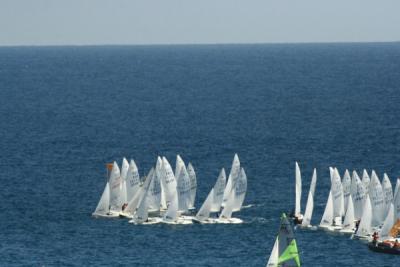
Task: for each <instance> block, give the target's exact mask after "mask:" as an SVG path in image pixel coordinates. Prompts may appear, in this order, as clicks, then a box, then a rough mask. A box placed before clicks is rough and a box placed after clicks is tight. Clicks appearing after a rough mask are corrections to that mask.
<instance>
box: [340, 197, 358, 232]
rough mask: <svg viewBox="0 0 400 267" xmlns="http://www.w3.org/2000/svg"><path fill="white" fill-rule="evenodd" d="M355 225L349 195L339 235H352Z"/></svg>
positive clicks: (351, 201)
mask: <svg viewBox="0 0 400 267" xmlns="http://www.w3.org/2000/svg"><path fill="white" fill-rule="evenodd" d="M355 227H356V224H355V221H354V205H353V198H352V197H351V195H349V198H348V203H347V210H346V215H345V217H344V221H343V226H342V229H340V232H341V233H345V234H353V233H354V230H355Z"/></svg>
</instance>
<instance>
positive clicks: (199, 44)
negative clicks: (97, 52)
mask: <svg viewBox="0 0 400 267" xmlns="http://www.w3.org/2000/svg"><path fill="white" fill-rule="evenodd" d="M383 43H400V40H397V41H299V42H237V43H231V42H221V43H219V42H216V43H211V42H210V43H208V42H204V43H136V44H133V43H132V44H117V43H102V44H10V45H0V48H7V47H9V48H11V47H90V46H202V45H292V44H383Z"/></svg>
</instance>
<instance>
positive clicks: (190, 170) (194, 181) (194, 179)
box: [187, 162, 197, 209]
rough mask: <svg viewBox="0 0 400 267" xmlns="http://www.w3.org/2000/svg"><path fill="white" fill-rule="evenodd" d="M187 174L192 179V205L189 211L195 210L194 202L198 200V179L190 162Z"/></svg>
mask: <svg viewBox="0 0 400 267" xmlns="http://www.w3.org/2000/svg"><path fill="white" fill-rule="evenodd" d="M187 172H188V174H189V178H190V204H189V209H194V201H195V199H196V191H197V177H196V172H195V171H194V168H193V165H192V164H191V163H190V162H189V164H188V166H187Z"/></svg>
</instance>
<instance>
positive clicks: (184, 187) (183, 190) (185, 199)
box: [177, 165, 190, 212]
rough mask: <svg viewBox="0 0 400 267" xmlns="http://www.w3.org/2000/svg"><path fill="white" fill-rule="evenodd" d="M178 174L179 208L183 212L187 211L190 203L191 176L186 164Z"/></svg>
mask: <svg viewBox="0 0 400 267" xmlns="http://www.w3.org/2000/svg"><path fill="white" fill-rule="evenodd" d="M178 174H179V177H178V181H177V191H178V210H179V211H181V212H186V211H187V210H188V209H189V205H190V178H189V174H188V172H187V170H186V167H185V165H183V166H181V167H180V169H179V170H178Z"/></svg>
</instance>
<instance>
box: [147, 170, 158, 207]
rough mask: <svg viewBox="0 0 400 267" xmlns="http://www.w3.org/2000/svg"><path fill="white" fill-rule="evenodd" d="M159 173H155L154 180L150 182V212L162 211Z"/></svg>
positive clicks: (148, 202)
mask: <svg viewBox="0 0 400 267" xmlns="http://www.w3.org/2000/svg"><path fill="white" fill-rule="evenodd" d="M159 175H160V174H159V173H158V172H156V171H155V172H154V174H153V176H152V177H153V179H152V180H151V182H150V186H149V192H148V194H147V205H148V210H149V211H151V212H155V211H158V210H160V204H161V184H160V177H159Z"/></svg>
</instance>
